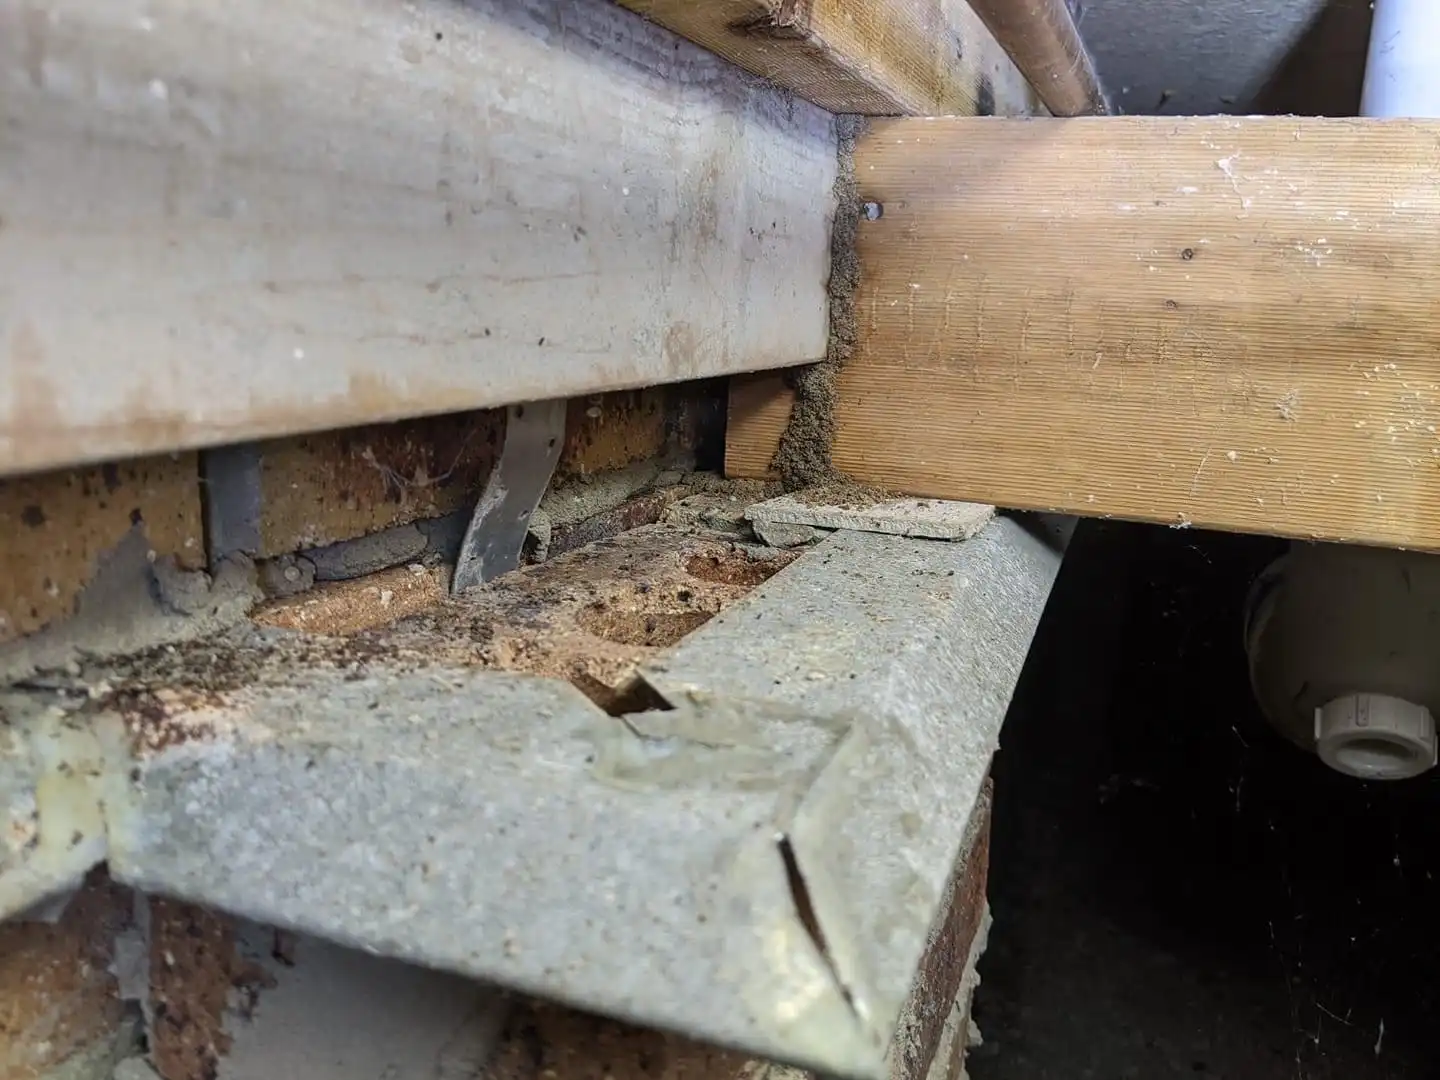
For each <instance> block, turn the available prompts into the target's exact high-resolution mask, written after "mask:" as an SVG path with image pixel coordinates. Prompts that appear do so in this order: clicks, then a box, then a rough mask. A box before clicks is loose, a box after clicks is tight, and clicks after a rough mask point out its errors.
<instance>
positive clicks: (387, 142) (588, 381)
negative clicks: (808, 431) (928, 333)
mask: <svg viewBox="0 0 1440 1080" xmlns="http://www.w3.org/2000/svg"><path fill="white" fill-rule="evenodd" d="M834 176H835V138H834V123H833V120H832V119H831V117H830V116H829V115H828V114H826V113H825V112H824V111H822V110H821V109H819V108H817V107H815V106H813V105H811V104H809V103H808V102H804V101H797V100H796V99H795V98H794V97H793V96H792V95H790V94H788V93H786V92H784V91H781V90H777V89H776V88H774V87H772V86H769V85H766V84H764V83H763V82H761V81H760V80H757V79H755V78H753V77H751V76H749V75H747V74H745V73H743V72H741V71H739V70H737V69H736V68H735V67H734V66H733V65H730V64H728V63H727V62H725V61H723V60H721V59H719V58H717V57H714V56H711V55H709V54H708V53H706V52H704V51H703V50H700V49H697V48H695V47H694V46H692V45H690V44H688V43H686V42H683V41H679V40H678V39H676V38H675V36H674V35H672V34H670V33H669V32H667V31H666V30H664V29H662V28H660V27H658V26H654V25H651V24H649V23H647V22H646V21H645V20H643V19H641V18H639V17H637V16H635V15H634V14H633V13H631V12H627V11H625V10H624V9H622V8H620V7H618V6H616V5H614V4H611V3H609V2H608V0H561V2H559V3H551V2H548V0H475V2H473V3H467V4H464V5H456V4H442V3H435V4H421V5H400V4H393V3H387V2H384V0H360V2H359V3H358V4H347V5H336V4H334V3H330V2H326V0H299V2H296V3H287V4H283V5H280V6H278V7H268V6H267V7H266V8H265V9H264V10H263V11H261V10H258V9H255V8H254V7H252V6H248V5H244V4H240V5H236V4H226V3H220V2H216V0H201V2H198V3H192V2H182V0H144V2H141V0H120V2H118V3H106V4H92V3H88V2H85V0H42V2H37V3H22V2H21V0H0V474H12V473H16V472H22V471H33V470H39V469H43V468H47V467H53V466H59V465H67V464H75V463H80V462H89V461H99V460H104V459H107V458H114V457H117V456H124V455H134V454H141V453H146V452H155V451H166V452H169V451H175V450H178V449H183V448H187V447H197V446H202V445H214V444H219V443H230V442H238V441H242V440H247V439H254V438H259V437H265V436H272V435H281V434H286V433H291V432H298V431H313V430H321V429H328V428H336V427H342V426H345V425H353V424H360V423H369V422H376V421H384V420H392V419H396V418H400V417H405V416H417V415H424V414H432V413H440V412H453V411H457V410H461V409H467V408H480V407H490V406H500V405H506V404H510V403H514V402H520V401H529V400H540V399H546V398H557V397H565V396H567V395H572V394H581V393H593V392H597V391H601V390H608V389H617V388H624V387H634V386H642V385H648V384H654V383H662V382H674V381H679V380H685V379H694V378H700V377H705V376H717V375H725V374H730V373H733V372H738V371H747V370H748V371H753V370H759V369H763V368H770V367H779V366H785V365H792V364H799V363H804V362H806V361H811V360H815V359H818V358H819V357H821V356H822V355H823V354H824V352H825V332H826V328H825V295H824V289H825V279H826V276H827V273H828V262H827V255H828V246H827V230H828V221H829V218H830V215H831V213H832V210H833V200H832V199H831V197H830V191H831V187H832V183H833V180H834ZM742 312H743V317H737V313H742Z"/></svg>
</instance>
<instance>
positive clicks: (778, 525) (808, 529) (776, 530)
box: [755, 521, 827, 548]
mask: <svg viewBox="0 0 1440 1080" xmlns="http://www.w3.org/2000/svg"><path fill="white" fill-rule="evenodd" d="M755 535H756V536H758V537H759V538H760V539H761V541H763V542H764V543H766V544H768V545H769V546H770V547H773V548H794V547H802V546H804V545H805V544H812V543H814V542H815V540H816V539H817V538H819V537H820V536H822V535H827V534H824V533H821V532H820V530H819V529H816V528H813V527H812V526H810V525H791V524H788V523H787V522H784V521H757V522H755Z"/></svg>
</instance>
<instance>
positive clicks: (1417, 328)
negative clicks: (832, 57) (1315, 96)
mask: <svg viewBox="0 0 1440 1080" xmlns="http://www.w3.org/2000/svg"><path fill="white" fill-rule="evenodd" d="M856 172H857V175H858V176H859V178H860V182H861V190H862V195H863V197H864V198H866V199H868V200H875V201H878V202H881V203H882V204H883V205H884V207H885V212H884V216H883V217H882V218H880V219H879V220H877V221H862V222H861V231H860V237H859V241H858V254H859V258H860V262H861V266H862V273H863V278H862V283H861V286H860V289H859V293H858V296H857V308H858V315H859V325H860V339H859V343H858V347H857V350H856V356H855V358H854V360H852V361H851V363H850V364H849V365H848V367H847V368H846V369H845V371H844V372H843V374H842V376H841V380H840V399H839V403H838V407H837V417H838V427H839V431H838V437H837V442H836V446H835V452H834V460H835V463H836V464H837V466H838V467H839V468H841V469H842V470H844V471H845V472H847V473H850V474H852V475H854V476H855V477H857V478H859V479H861V480H864V481H867V482H872V483H879V484H884V485H886V486H888V487H892V488H896V489H899V490H902V491H905V492H908V493H911V494H914V495H924V496H940V497H948V498H956V499H967V500H973V501H977V502H993V503H996V504H998V505H1001V506H1010V507H1029V508H1045V509H1056V510H1063V511H1067V512H1072V513H1079V514H1085V515H1092V516H1115V517H1123V518H1133V519H1140V520H1146V521H1155V522H1164V523H1168V524H1170V525H1174V526H1177V527H1184V526H1188V525H1196V526H1210V527H1215V528H1220V529H1230V530H1239V531H1253V532H1262V533H1272V534H1278V535H1284V536H1295V537H1315V538H1323V539H1329V540H1348V541H1359V542H1364V543H1371V544H1382V545H1394V546H1404V547H1417V548H1435V549H1440V436H1437V427H1440V183H1437V182H1440V123H1435V122H1423V121H1374V120H1353V119H1352V120H1321V119H1296V118H1279V117H1277V118H1248V119H1237V118H1229V117H1212V118H1192V119H1172V118H1123V119H1122V118H1106V119H1083V120H1026V121H1011V120H968V119H954V118H951V119H938V120H892V121H879V122H875V123H874V124H873V125H872V127H871V129H870V131H869V133H868V135H867V136H866V137H865V138H863V139H862V140H861V143H860V145H859V146H858V148H857V153H856ZM787 414H788V403H787V402H786V401H785V399H784V395H783V394H779V393H776V392H775V382H774V380H770V381H768V382H766V383H764V384H759V385H757V384H756V383H753V382H752V383H750V384H748V385H747V386H746V387H745V388H743V389H741V390H740V391H739V392H737V393H736V394H735V395H734V396H733V398H732V407H731V426H730V432H729V441H728V468H729V469H730V471H731V472H732V473H734V474H736V475H740V476H760V475H764V474H765V473H766V472H767V470H768V467H769V462H770V459H771V456H772V455H773V453H774V451H775V448H776V446H777V443H778V439H779V434H780V431H781V429H782V428H783V425H784V423H785V418H786V416H787Z"/></svg>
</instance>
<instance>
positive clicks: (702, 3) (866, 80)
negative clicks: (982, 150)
mask: <svg viewBox="0 0 1440 1080" xmlns="http://www.w3.org/2000/svg"><path fill="white" fill-rule="evenodd" d="M620 2H621V3H622V4H624V5H625V6H626V7H628V8H630V9H632V10H634V11H637V12H639V13H640V14H642V15H644V16H645V17H646V18H648V19H653V20H654V21H655V22H657V23H660V24H661V25H662V26H666V27H669V28H670V29H671V30H674V31H675V32H676V33H677V34H681V35H683V36H684V37H687V38H689V39H690V40H691V41H694V42H695V43H696V44H698V45H702V46H704V47H705V48H707V49H710V50H712V51H713V52H716V53H719V54H720V55H721V56H723V57H725V58H726V59H727V60H731V61H733V62H734V63H736V64H738V65H739V66H740V67H743V68H745V69H746V70H747V71H751V72H753V73H755V74H756V75H760V76H762V77H764V78H766V79H769V80H770V81H772V82H774V83H776V84H777V85H779V86H783V87H785V88H786V89H788V90H791V91H793V92H794V93H796V94H798V95H799V96H800V97H803V98H806V99H807V100H809V101H813V102H815V103H816V104H817V105H821V106H823V107H824V108H826V109H829V110H830V111H831V112H836V113H858V114H860V115H864V116H897V115H902V116H903V115H908V116H936V115H947V114H957V115H966V116H969V115H973V114H976V113H979V114H981V115H988V114H990V113H992V112H996V111H997V104H998V103H1000V102H1005V101H1027V99H1028V97H1029V94H1028V88H1027V87H1024V82H1025V75H1026V74H1027V73H1026V72H1023V71H1019V72H1017V70H1016V68H1015V66H1014V65H1013V64H1011V62H1010V60H1009V58H1008V57H1007V56H1006V51H1005V49H1004V48H1002V47H1001V44H1000V43H998V42H997V41H996V39H995V37H994V35H992V34H991V32H990V31H989V30H987V29H986V26H985V23H984V22H982V21H981V19H980V17H979V16H977V14H976V11H975V10H974V9H972V7H971V5H970V4H968V3H966V2H965V0H869V2H866V3H853V2H851V0H620ZM977 6H978V5H977ZM1062 6H1063V5H1062ZM1067 18H1068V16H1067ZM1032 81H1033V80H1032ZM1017 90H1018V91H1019V92H1017ZM998 111H1013V112H1019V113H1024V112H1028V111H1030V110H1029V109H1028V107H1025V106H1021V107H1019V108H1015V109H1011V110H1005V109H1000V110H998Z"/></svg>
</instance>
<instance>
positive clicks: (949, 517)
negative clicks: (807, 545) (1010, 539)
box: [745, 495, 995, 540]
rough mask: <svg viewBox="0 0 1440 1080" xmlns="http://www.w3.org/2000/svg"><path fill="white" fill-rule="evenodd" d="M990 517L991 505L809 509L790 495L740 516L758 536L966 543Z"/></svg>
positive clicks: (941, 502) (911, 503) (912, 503)
mask: <svg viewBox="0 0 1440 1080" xmlns="http://www.w3.org/2000/svg"><path fill="white" fill-rule="evenodd" d="M994 515H995V508H994V507H993V506H988V505H985V504H983V503H968V502H952V501H949V500H946V499H887V500H885V501H883V502H874V503H868V504H864V503H857V504H855V505H853V506H850V505H847V506H835V505H825V504H816V505H811V504H809V503H806V502H803V501H802V500H800V499H797V498H796V497H795V496H794V495H781V496H780V497H779V498H778V499H770V500H768V501H766V502H762V503H756V504H755V505H754V506H751V507H750V508H749V509H747V510H746V511H745V516H746V517H747V518H748V519H749V520H750V522H751V523H752V524H754V526H755V527H756V530H757V532H758V531H759V530H760V528H761V527H763V526H766V525H770V524H777V525H778V524H784V525H811V526H814V527H816V528H821V529H852V530H855V531H858V532H876V533H889V534H890V535H892V536H917V537H924V538H927V539H931V540H968V539H970V537H972V536H974V535H975V534H976V533H978V532H979V531H980V530H981V529H983V528H984V527H985V523H986V522H988V521H989V520H990V519H991V518H992V517H993V516H994Z"/></svg>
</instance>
